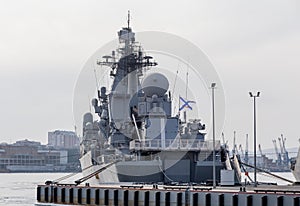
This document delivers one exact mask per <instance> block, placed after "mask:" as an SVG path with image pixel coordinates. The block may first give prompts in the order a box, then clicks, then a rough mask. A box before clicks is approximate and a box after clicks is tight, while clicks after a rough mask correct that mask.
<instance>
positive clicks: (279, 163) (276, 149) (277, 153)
mask: <svg viewBox="0 0 300 206" xmlns="http://www.w3.org/2000/svg"><path fill="white" fill-rule="evenodd" d="M273 144H274V148H275V153H276V156H277V165H282V159H281V154H280V152H279V151H278V147H277V144H276V140H275V139H273Z"/></svg>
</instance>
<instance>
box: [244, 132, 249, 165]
mask: <svg viewBox="0 0 300 206" xmlns="http://www.w3.org/2000/svg"><path fill="white" fill-rule="evenodd" d="M244 161H245V163H247V164H248V162H249V152H248V134H246V148H245V157H244Z"/></svg>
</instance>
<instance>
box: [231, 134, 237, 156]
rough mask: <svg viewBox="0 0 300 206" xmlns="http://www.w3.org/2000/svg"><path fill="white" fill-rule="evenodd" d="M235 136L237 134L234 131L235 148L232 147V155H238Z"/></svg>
mask: <svg viewBox="0 0 300 206" xmlns="http://www.w3.org/2000/svg"><path fill="white" fill-rule="evenodd" d="M235 134H236V132H235V131H234V132H233V147H232V155H234V154H236V153H237V146H236V144H235Z"/></svg>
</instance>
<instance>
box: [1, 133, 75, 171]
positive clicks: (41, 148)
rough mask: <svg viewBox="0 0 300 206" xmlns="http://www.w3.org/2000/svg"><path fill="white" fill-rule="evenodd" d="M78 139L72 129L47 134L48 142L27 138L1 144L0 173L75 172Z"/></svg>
mask: <svg viewBox="0 0 300 206" xmlns="http://www.w3.org/2000/svg"><path fill="white" fill-rule="evenodd" d="M78 142H79V140H78V137H77V136H76V134H75V133H74V132H70V131H59V130H56V131H54V132H49V133H48V144H47V145H42V144H41V143H40V142H36V141H30V140H28V139H25V140H20V141H17V142H15V143H13V144H7V143H1V144H0V172H78V171H80V163H79V157H80V152H79V144H78Z"/></svg>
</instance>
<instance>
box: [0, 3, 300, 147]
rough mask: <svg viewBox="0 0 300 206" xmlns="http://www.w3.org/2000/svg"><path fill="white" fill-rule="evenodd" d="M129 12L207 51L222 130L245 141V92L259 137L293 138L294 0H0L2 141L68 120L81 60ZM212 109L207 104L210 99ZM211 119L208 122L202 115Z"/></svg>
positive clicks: (136, 20)
mask: <svg viewBox="0 0 300 206" xmlns="http://www.w3.org/2000/svg"><path fill="white" fill-rule="evenodd" d="M127 10H131V13H132V27H133V28H134V30H135V31H163V32H168V33H172V34H176V35H178V36H181V37H183V38H185V39H188V40H190V41H191V42H193V43H194V44H196V45H197V46H198V47H199V48H201V49H202V50H203V51H204V52H205V53H206V54H207V55H208V57H209V58H210V60H211V61H212V63H213V64H214V65H215V67H216V71H217V72H218V73H219V76H220V79H221V80H222V82H223V87H224V90H225V97H226V121H225V125H224V132H225V137H226V139H228V140H229V142H232V136H233V131H234V130H236V131H237V141H238V142H239V143H243V144H244V142H245V134H246V133H249V135H250V143H249V144H250V149H251V148H252V147H251V146H252V141H253V138H252V131H253V129H252V128H253V124H252V122H253V119H252V114H253V113H252V112H253V111H252V106H253V104H252V99H250V97H249V95H248V92H249V91H261V97H259V99H258V101H257V104H258V105H257V109H258V110H257V112H258V114H257V115H258V133H257V138H258V143H260V144H262V147H263V148H270V147H272V146H273V145H272V139H275V138H277V137H279V136H280V134H281V133H283V134H284V135H285V137H286V138H287V142H286V143H287V146H288V147H297V146H298V145H299V142H298V139H299V138H300V132H299V123H300V121H299V118H300V92H299V88H300V81H299V77H300V71H299V70H300V60H299V54H300V21H299V19H300V12H299V11H300V3H299V1H297V0H295V1H288V0H286V1H278V0H269V1H264V0H252V1H248V2H245V1H238V0H236V1H231V0H227V1H213V0H209V1H199V0H196V1H155V0H152V1H140V0H136V1H129V0H128V1H99V0H97V1H75V0H72V1H64V0H59V1H56V0H51V1H50V0H49V1H47V0H44V1H40V0H36V1H29V0H26V1H25V0H22V1H21V0H20V1H16V0H7V1H4V0H1V1H0V31H1V32H0V95H1V98H0V102H1V104H0V105H1V106H0V125H1V126H0V142H9V143H12V142H14V141H16V140H19V139H25V138H28V139H31V140H36V141H41V142H43V143H46V142H47V132H48V131H51V130H55V129H63V130H73V126H74V120H73V113H72V98H73V88H74V86H75V83H76V79H77V77H78V75H79V72H80V70H81V69H82V66H83V65H84V63H85V62H86V60H87V59H88V58H89V57H90V56H91V55H92V54H93V53H94V52H95V51H96V50H97V49H98V48H100V47H101V46H102V45H103V44H105V43H107V42H108V41H110V40H112V39H113V38H115V37H116V32H117V31H118V30H119V29H120V28H121V27H122V26H125V25H126V17H127V16H126V15H127ZM208 109H209V108H208ZM207 124H208V123H207Z"/></svg>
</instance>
